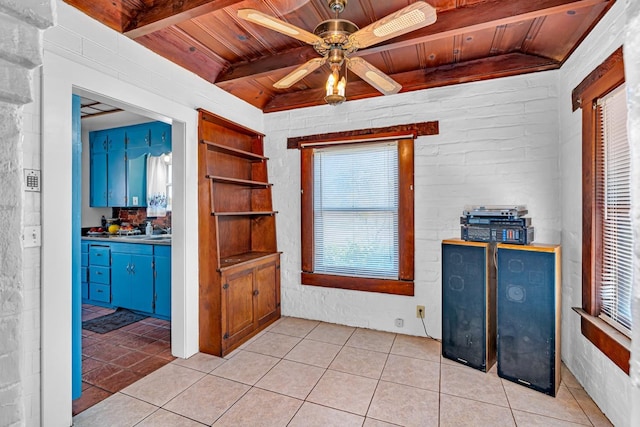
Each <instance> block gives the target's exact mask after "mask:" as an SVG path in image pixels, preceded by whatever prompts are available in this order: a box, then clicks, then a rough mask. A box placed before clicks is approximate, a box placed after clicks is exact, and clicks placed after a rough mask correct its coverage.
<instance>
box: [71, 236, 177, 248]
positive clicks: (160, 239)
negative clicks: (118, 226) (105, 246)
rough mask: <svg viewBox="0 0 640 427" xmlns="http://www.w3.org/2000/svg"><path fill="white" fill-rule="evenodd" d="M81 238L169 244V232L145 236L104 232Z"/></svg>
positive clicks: (93, 240) (96, 240)
mask: <svg viewBox="0 0 640 427" xmlns="http://www.w3.org/2000/svg"><path fill="white" fill-rule="evenodd" d="M82 240H83V241H91V242H120V243H139V244H145V245H165V246H171V234H154V235H152V236H146V235H144V234H138V235H133V236H122V235H111V234H105V235H103V236H82Z"/></svg>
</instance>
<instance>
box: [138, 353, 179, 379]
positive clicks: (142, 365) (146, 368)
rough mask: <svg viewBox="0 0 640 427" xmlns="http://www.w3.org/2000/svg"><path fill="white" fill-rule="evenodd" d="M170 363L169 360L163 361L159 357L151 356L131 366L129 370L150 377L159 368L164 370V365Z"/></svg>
mask: <svg viewBox="0 0 640 427" xmlns="http://www.w3.org/2000/svg"><path fill="white" fill-rule="evenodd" d="M170 362H171V361H170V360H167V359H162V358H160V357H157V356H150V357H148V358H146V359H144V360H143V361H141V362H139V363H136V364H135V365H133V366H131V367H130V368H129V369H130V370H132V371H133V372H135V373H137V374H140V375H143V376H144V375H149V374H150V373H151V372H153V371H155V370H157V369H159V368H162V367H163V366H164V365H166V364H167V363H170Z"/></svg>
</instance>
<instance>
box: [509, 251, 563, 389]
mask: <svg viewBox="0 0 640 427" xmlns="http://www.w3.org/2000/svg"><path fill="white" fill-rule="evenodd" d="M497 251H498V255H497V269H498V285H497V286H498V301H497V305H498V307H497V308H498V375H499V376H500V377H502V378H505V379H507V380H510V381H513V382H516V383H518V384H522V385H524V386H526V387H529V388H532V389H534V390H537V391H540V392H542V393H545V394H548V395H551V396H555V395H556V393H557V391H558V387H559V386H560V309H561V307H560V283H561V275H560V246H559V245H540V244H536V245H531V246H520V245H509V244H502V243H501V244H498V245H497Z"/></svg>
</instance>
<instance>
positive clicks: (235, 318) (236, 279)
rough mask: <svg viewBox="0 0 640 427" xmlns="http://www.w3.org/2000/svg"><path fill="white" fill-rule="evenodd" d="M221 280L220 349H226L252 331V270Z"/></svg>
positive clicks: (227, 276)
mask: <svg viewBox="0 0 640 427" xmlns="http://www.w3.org/2000/svg"><path fill="white" fill-rule="evenodd" d="M222 279H223V281H222V305H221V308H222V335H223V339H222V347H223V348H228V347H229V346H232V345H233V344H235V343H236V342H237V341H238V340H240V339H242V337H244V336H246V335H247V334H250V333H251V332H252V331H253V329H254V308H253V299H254V296H253V269H247V270H241V271H238V272H236V273H231V274H229V275H223V276H222Z"/></svg>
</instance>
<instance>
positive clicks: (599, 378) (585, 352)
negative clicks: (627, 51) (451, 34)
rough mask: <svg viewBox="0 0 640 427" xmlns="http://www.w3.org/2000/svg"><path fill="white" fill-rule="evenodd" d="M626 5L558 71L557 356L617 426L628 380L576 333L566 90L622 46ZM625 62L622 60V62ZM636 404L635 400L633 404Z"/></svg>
mask: <svg viewBox="0 0 640 427" xmlns="http://www.w3.org/2000/svg"><path fill="white" fill-rule="evenodd" d="M624 8H625V2H623V1H618V2H616V4H615V5H614V6H613V8H612V9H611V10H610V12H609V13H608V14H607V16H606V17H605V18H604V19H603V20H602V21H601V22H600V23H599V24H598V26H597V27H596V28H595V30H594V31H593V32H592V33H591V34H590V35H589V37H587V39H586V40H585V41H584V42H583V44H582V45H581V46H580V47H579V48H578V49H577V50H576V51H575V52H574V53H573V55H572V56H571V58H569V60H568V61H567V62H566V63H565V64H564V66H563V68H562V69H561V70H560V77H559V83H560V84H559V85H558V90H559V96H558V105H559V107H558V108H559V117H560V124H561V126H560V165H561V167H560V170H561V172H562V175H561V204H560V206H561V210H562V222H561V225H562V244H563V249H562V250H563V254H562V255H563V265H562V267H563V292H562V298H563V301H562V312H563V316H562V357H563V360H564V362H565V363H566V364H567V366H568V367H569V369H570V370H571V371H572V372H573V373H574V374H575V375H576V378H577V379H578V381H580V383H581V384H582V385H583V386H584V388H585V390H586V391H587V392H588V393H589V395H590V396H591V397H592V398H593V399H594V401H595V402H596V403H597V404H598V405H599V406H600V409H602V410H603V412H604V413H605V414H606V415H607V416H608V417H609V419H610V420H611V421H612V422H613V423H614V425H616V426H630V425H632V424H631V422H630V413H631V408H632V401H631V397H630V395H631V383H630V381H629V377H628V376H627V375H626V374H625V373H624V372H622V371H621V370H620V369H618V368H617V367H616V366H615V365H614V364H613V363H612V362H611V361H610V360H609V359H608V358H606V356H604V355H603V354H602V353H601V352H600V351H599V350H598V349H597V348H596V347H594V346H593V345H592V344H591V343H590V342H589V341H588V340H587V339H585V338H584V337H583V336H582V334H581V333H580V318H579V316H578V315H577V314H575V313H573V312H572V310H571V307H581V306H582V249H581V248H582V209H581V208H580V207H581V206H582V193H581V188H582V181H581V180H582V174H581V171H582V160H581V150H582V130H581V126H582V112H581V110H577V111H575V112H572V111H571V91H572V90H573V88H575V87H576V86H577V85H578V84H579V83H580V82H581V81H582V80H583V79H584V78H585V77H586V76H587V75H588V74H589V73H590V72H591V71H592V70H593V69H595V68H596V67H597V66H598V65H599V64H600V63H602V61H604V60H605V59H606V58H607V57H608V56H609V55H610V54H611V53H612V52H613V51H615V50H616V49H617V48H618V47H620V46H621V45H622V44H623V42H624V33H623V30H624V26H625V16H624ZM626 60H627V58H625V61H626ZM638 404H640V402H636V406H637V405H638Z"/></svg>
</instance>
